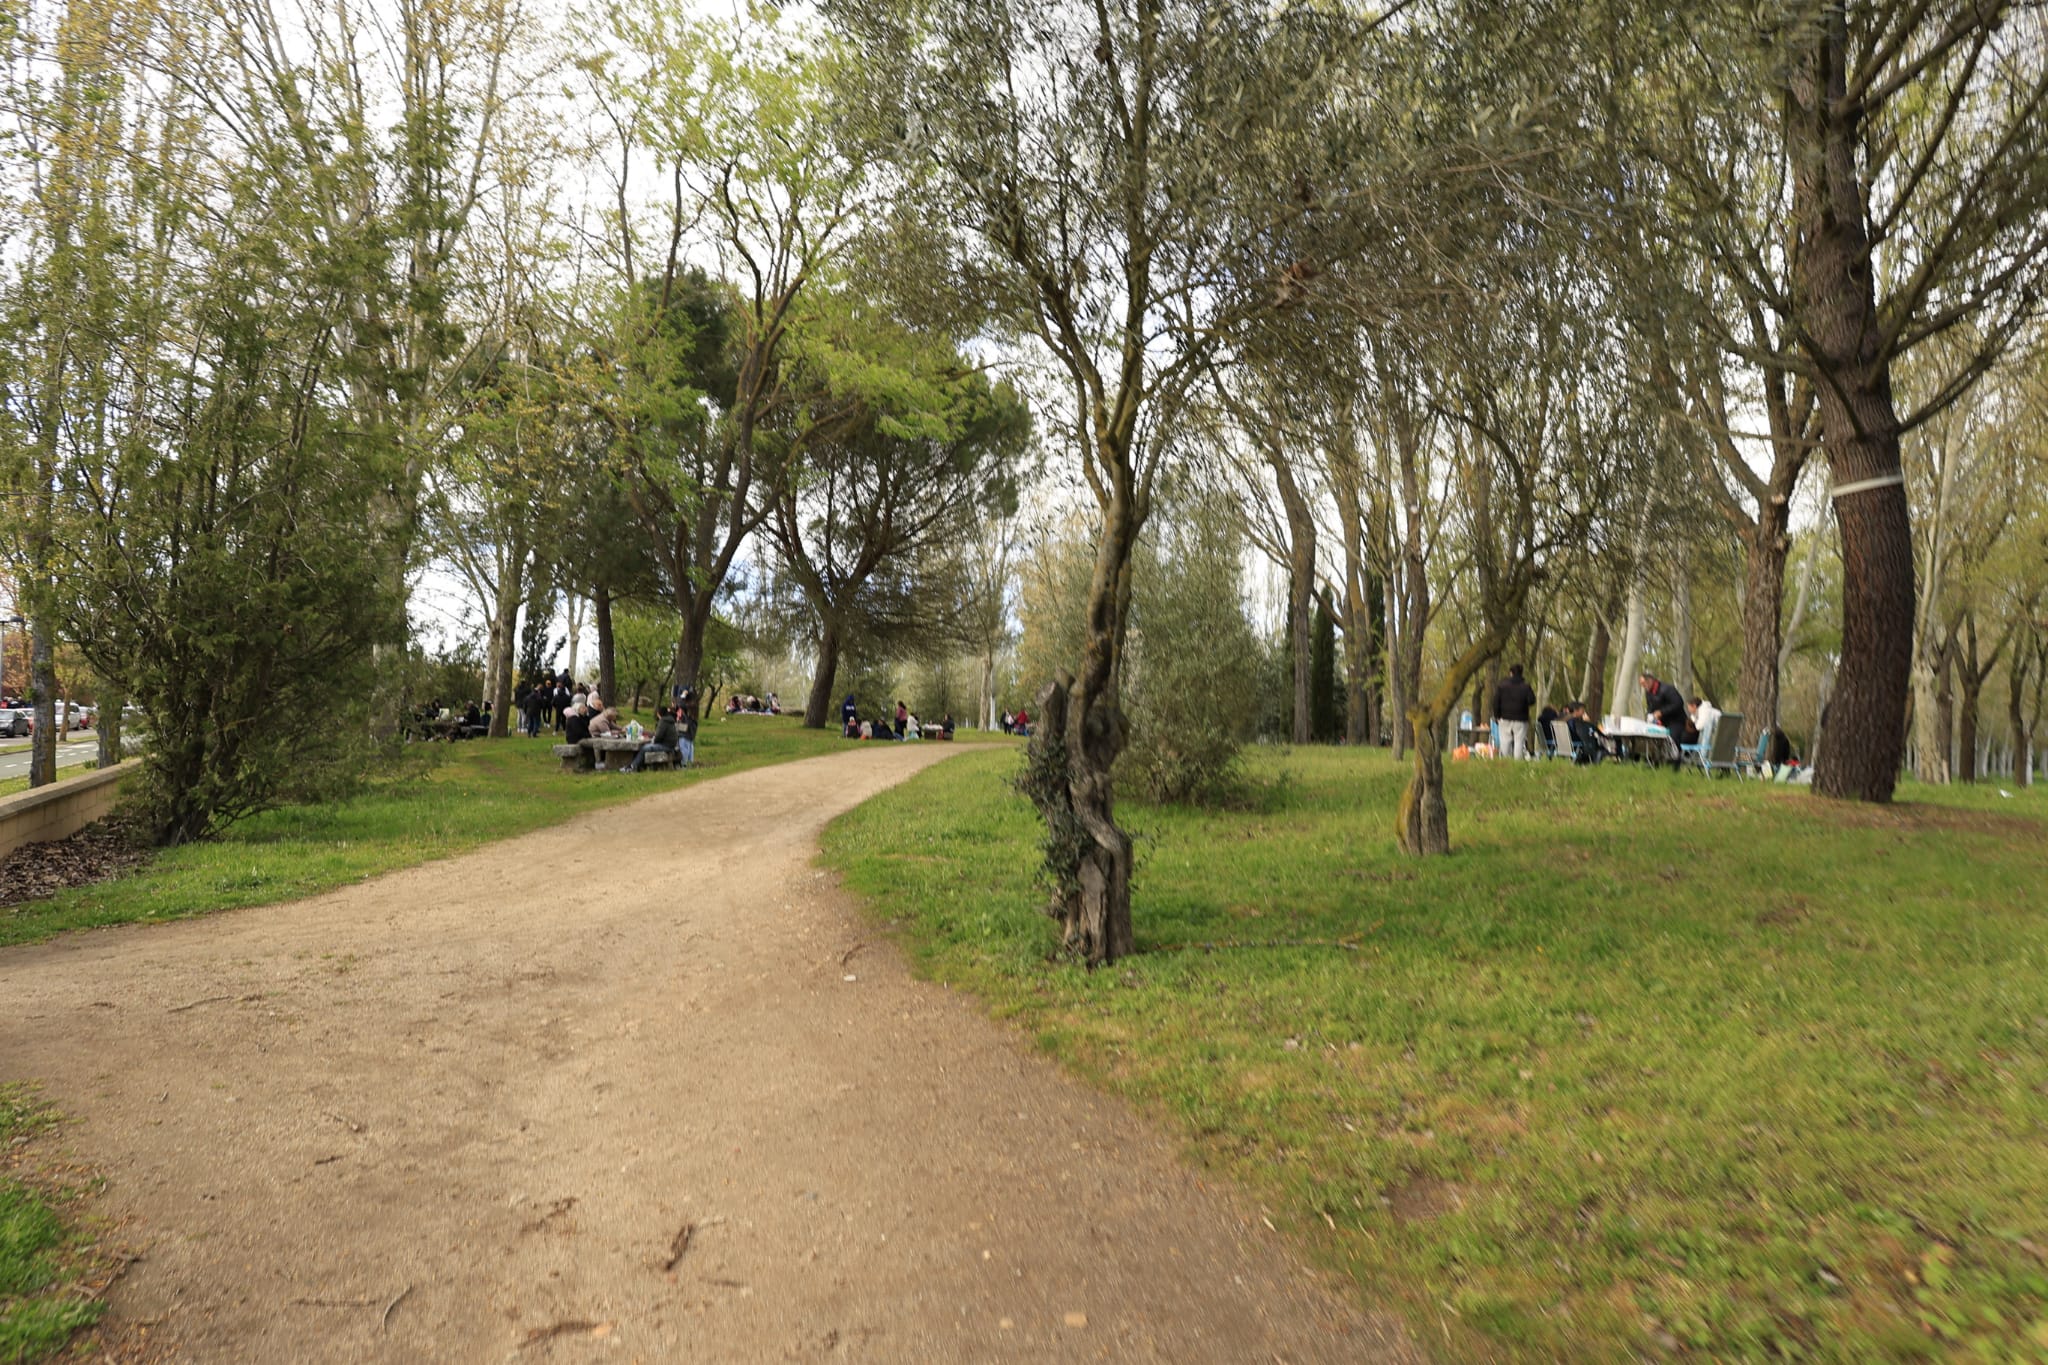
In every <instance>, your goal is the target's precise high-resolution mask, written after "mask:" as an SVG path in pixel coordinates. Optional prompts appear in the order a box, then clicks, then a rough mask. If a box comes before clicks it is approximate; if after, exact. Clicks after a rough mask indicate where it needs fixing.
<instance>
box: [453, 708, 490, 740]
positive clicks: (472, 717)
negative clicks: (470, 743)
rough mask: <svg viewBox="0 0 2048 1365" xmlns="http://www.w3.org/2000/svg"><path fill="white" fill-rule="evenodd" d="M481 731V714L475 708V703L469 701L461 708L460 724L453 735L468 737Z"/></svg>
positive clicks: (460, 737) (482, 724)
mask: <svg viewBox="0 0 2048 1365" xmlns="http://www.w3.org/2000/svg"><path fill="white" fill-rule="evenodd" d="M483 732H484V718H483V715H482V713H481V712H479V711H478V710H477V709H476V703H475V702H471V703H470V704H469V705H467V706H465V707H463V708H462V724H461V725H459V726H457V727H456V730H455V737H456V738H457V739H470V738H472V737H474V736H476V735H480V734H482V733H483Z"/></svg>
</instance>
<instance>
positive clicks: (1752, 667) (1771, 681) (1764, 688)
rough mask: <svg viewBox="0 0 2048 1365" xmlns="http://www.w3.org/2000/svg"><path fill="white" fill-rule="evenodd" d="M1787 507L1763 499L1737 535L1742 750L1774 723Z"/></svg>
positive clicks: (1738, 694)
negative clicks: (1739, 543)
mask: <svg viewBox="0 0 2048 1365" xmlns="http://www.w3.org/2000/svg"><path fill="white" fill-rule="evenodd" d="M1790 516H1791V511H1790V508H1789V507H1787V506H1786V505H1785V504H1783V503H1773V502H1771V501H1769V500H1768V499H1766V500H1762V501H1760V502H1759V503H1758V506H1757V519H1756V523H1755V524H1754V525H1753V526H1750V527H1745V528H1744V529H1743V531H1742V550H1743V555H1742V672H1741V673H1740V674H1739V675H1738V676H1737V678H1736V683H1735V704H1736V708H1737V709H1738V710H1740V711H1741V712H1742V736H1741V739H1740V740H1739V741H1738V742H1739V744H1740V746H1741V747H1742V748H1744V749H1747V750H1752V751H1753V750H1754V749H1755V748H1756V741H1757V736H1759V735H1761V734H1762V733H1763V732H1764V731H1765V730H1766V729H1767V728H1768V727H1770V726H1772V725H1775V724H1776V723H1777V720H1778V680H1779V675H1778V648H1779V645H1780V643H1781V641H1780V639H1779V634H1778V631H1779V626H1780V625H1781V624H1782V618H1781V617H1780V615H1779V611H1780V604H1781V603H1782V602H1783V601H1784V595H1785V556H1786V553H1787V551H1788V550H1790V548H1791V540H1790V538H1789V536H1788V534H1787V522H1788V520H1789V518H1790Z"/></svg>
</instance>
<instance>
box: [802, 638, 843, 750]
mask: <svg viewBox="0 0 2048 1365" xmlns="http://www.w3.org/2000/svg"><path fill="white" fill-rule="evenodd" d="M839 650H840V639H839V621H838V619H837V618H836V617H830V616H828V617H826V618H825V620H824V625H823V628H822V629H821V630H820V631H819V632H818V667H817V670H816V671H815V672H813V673H812V674H811V691H810V695H809V696H807V697H805V698H804V726H805V728H806V729H810V730H822V729H824V728H825V726H826V725H827V724H828V723H830V721H831V720H832V694H833V692H835V691H837V690H838V688H837V684H838V681H839Z"/></svg>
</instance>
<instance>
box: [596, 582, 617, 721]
mask: <svg viewBox="0 0 2048 1365" xmlns="http://www.w3.org/2000/svg"><path fill="white" fill-rule="evenodd" d="M590 620H591V624H592V625H594V626H596V627H597V693H598V695H599V696H601V697H603V698H604V699H605V701H607V702H608V703H610V704H611V705H613V706H616V705H618V703H619V660H618V650H617V647H616V646H615V645H614V643H613V637H612V592H611V589H610V588H607V587H605V586H603V585H602V584H600V585H599V586H597V587H596V588H593V589H592V590H591V593H590Z"/></svg>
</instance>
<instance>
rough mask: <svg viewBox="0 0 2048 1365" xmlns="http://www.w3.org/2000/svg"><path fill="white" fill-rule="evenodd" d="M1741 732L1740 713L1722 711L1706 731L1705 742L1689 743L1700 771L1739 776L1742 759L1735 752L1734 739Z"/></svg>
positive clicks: (1707, 774) (1709, 774)
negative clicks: (1696, 757)
mask: <svg viewBox="0 0 2048 1365" xmlns="http://www.w3.org/2000/svg"><path fill="white" fill-rule="evenodd" d="M1741 734H1742V713H1741V712H1739V711H1730V712H1726V713H1724V714H1723V715H1722V716H1721V718H1720V719H1719V720H1717V721H1715V722H1714V725H1713V728H1712V729H1710V730H1709V731H1707V737H1706V740H1705V742H1703V743H1700V744H1696V745H1689V746H1687V747H1688V748H1691V749H1692V750H1693V751H1694V753H1695V754H1696V755H1697V756H1698V759H1699V765H1700V771H1701V772H1702V773H1704V774H1705V775H1706V776H1708V777H1712V776H1713V775H1714V774H1715V773H1722V772H1725V773H1733V774H1735V775H1736V776H1738V777H1739V776H1741V773H1742V760H1741V759H1740V758H1739V757H1737V755H1736V752H1735V745H1736V741H1737V740H1738V739H1739V738H1740V737H1741Z"/></svg>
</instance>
